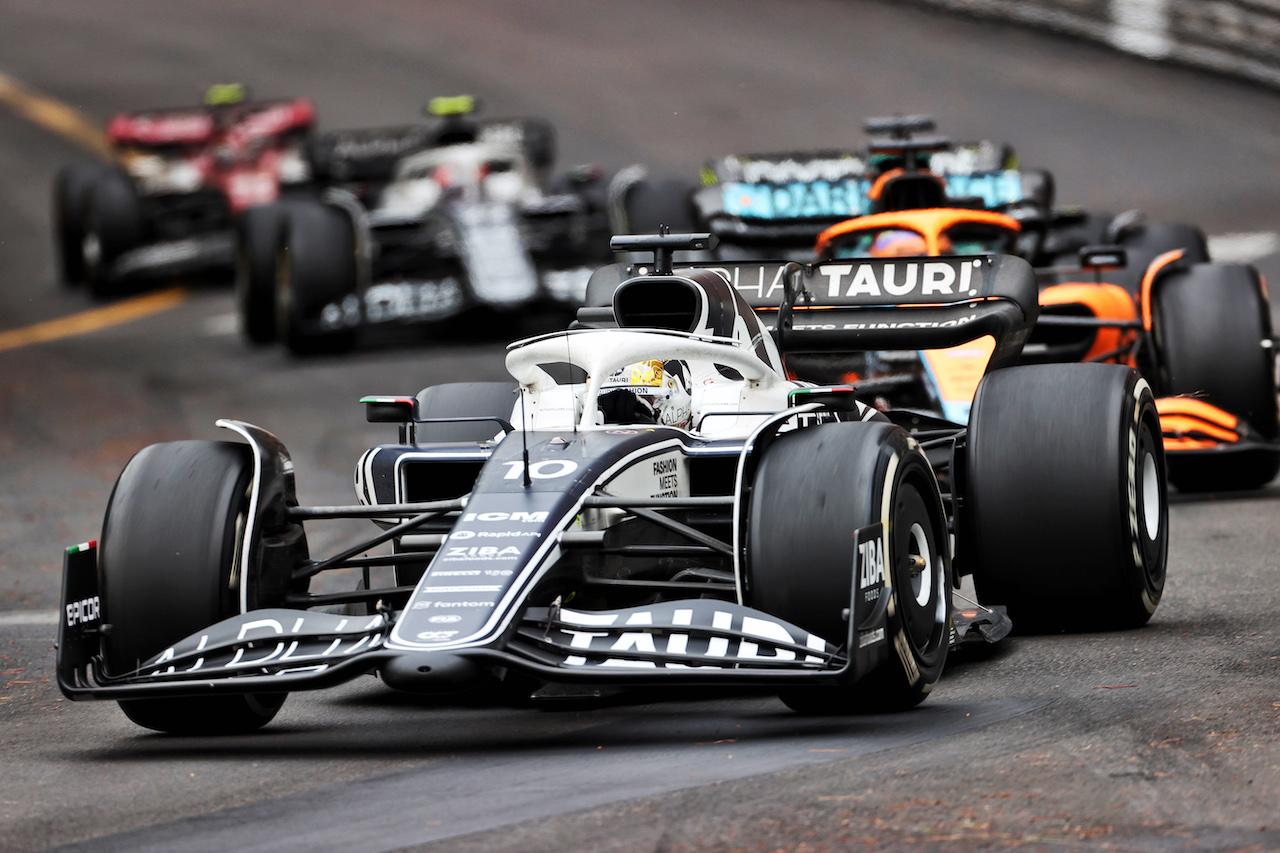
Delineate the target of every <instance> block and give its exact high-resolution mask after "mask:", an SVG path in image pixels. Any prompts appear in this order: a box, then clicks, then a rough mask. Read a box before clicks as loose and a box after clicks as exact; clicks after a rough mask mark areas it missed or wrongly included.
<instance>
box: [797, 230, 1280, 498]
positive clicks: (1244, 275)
mask: <svg viewBox="0 0 1280 853" xmlns="http://www.w3.org/2000/svg"><path fill="white" fill-rule="evenodd" d="M1021 230H1022V225H1021V224H1020V223H1019V222H1018V221H1016V220H1014V219H1012V218H1010V217H1008V216H1005V215H1004V214H1000V213H995V212H992V211H985V210H964V209H950V208H945V207H935V208H928V209H921V210H900V211H889V212H885V213H879V214H873V215H870V216H863V217H858V218H856V219H850V220H848V221H846V222H842V223H839V224H836V225H833V226H831V227H830V228H828V229H827V230H826V231H824V232H823V233H822V234H821V235H820V236H819V238H818V241H817V246H816V255H817V257H818V258H821V259H824V260H830V259H838V258H851V259H856V258H869V257H905V256H911V255H915V256H933V257H936V256H941V255H951V254H973V253H977V252H999V251H1002V250H1005V251H1007V250H1009V249H1011V248H1012V247H1013V246H1015V245H1016V244H1017V242H1018V236H1019V233H1020V232H1021ZM1145 236H1146V237H1147V238H1149V239H1152V240H1160V239H1163V238H1165V237H1170V236H1175V237H1176V230H1175V229H1173V228H1169V227H1166V228H1165V229H1164V230H1163V231H1160V230H1158V229H1153V233H1151V234H1147V235H1145ZM1193 243H1194V241H1193ZM1201 245H1203V241H1201ZM1202 258H1203V254H1202V253H1197V252H1196V251H1195V249H1194V246H1193V247H1192V248H1173V249H1171V250H1170V251H1167V252H1164V253H1162V254H1160V255H1158V256H1154V257H1153V256H1152V255H1151V254H1150V253H1149V252H1144V251H1143V246H1141V245H1139V246H1138V247H1137V248H1136V249H1134V251H1133V253H1132V255H1131V254H1130V253H1129V250H1128V249H1126V248H1125V246H1124V245H1094V246H1086V247H1084V248H1083V249H1081V250H1080V251H1079V253H1078V254H1077V255H1076V256H1075V257H1074V258H1073V259H1072V260H1073V261H1075V262H1074V263H1070V264H1063V265H1057V266H1052V267H1044V268H1041V269H1040V270H1038V275H1039V278H1040V282H1041V289H1040V295H1039V300H1040V317H1039V320H1038V321H1037V322H1036V325H1035V328H1034V329H1033V330H1032V332H1031V337H1030V339H1029V341H1028V342H1027V345H1026V346H1025V347H1024V348H1023V351H1022V362H1023V363H1043V362H1062V361H1087V362H1114V363H1120V364H1128V365H1130V366H1132V367H1136V368H1138V369H1140V370H1141V372H1142V374H1143V375H1144V376H1146V377H1147V378H1148V379H1149V380H1150V382H1151V384H1152V387H1153V389H1154V391H1155V393H1156V396H1157V399H1156V408H1157V409H1158V410H1159V412H1160V425H1161V429H1162V430H1163V432H1164V443H1165V450H1166V451H1167V452H1168V458H1169V479H1170V480H1171V481H1172V482H1173V484H1174V485H1175V486H1177V487H1178V488H1179V489H1182V490H1184V491H1211V490H1220V489H1246V488H1256V487H1258V486H1262V485H1265V484H1266V483H1268V482H1270V481H1271V480H1272V479H1273V478H1274V477H1275V475H1276V472H1277V471H1280V415H1278V413H1277V397H1276V379H1275V352H1274V347H1273V338H1272V329H1271V307H1270V302H1269V300H1268V298H1267V291H1266V287H1265V286H1264V284H1263V281H1262V277H1261V276H1260V275H1259V274H1258V271H1257V270H1256V269H1254V268H1253V267H1251V266H1247V265H1244V264H1219V263H1208V262H1207V261H1204V260H1202ZM1117 282H1118V283H1117ZM859 287H860V288H861V289H864V290H870V285H869V284H863V285H860V286H859ZM981 343H982V345H975V344H966V345H965V346H962V347H959V348H953V349H947V350H932V351H922V352H919V353H915V352H905V353H904V352H896V353H894V352H888V353H871V354H868V355H867V356H866V357H864V360H863V361H862V363H861V364H860V365H855V364H852V363H851V362H850V360H848V359H844V360H840V361H834V362H833V361H831V360H828V368H829V370H830V369H834V372H835V375H837V376H841V377H842V378H845V379H846V380H852V379H854V378H856V379H857V380H859V381H861V382H862V383H863V387H864V388H868V389H870V387H872V386H873V385H878V386H879V387H880V390H881V393H883V394H885V395H886V396H887V397H889V398H891V399H893V400H895V401H896V402H897V403H898V404H899V405H911V406H915V407H918V408H925V409H931V410H937V411H940V413H942V414H944V415H945V416H946V417H948V418H951V419H953V420H961V421H962V420H963V419H964V417H965V414H966V412H967V410H968V407H969V405H970V403H971V402H972V400H973V394H974V392H975V391H976V389H977V384H978V380H979V378H980V376H981V373H982V367H983V365H984V363H985V360H986V358H987V356H988V355H989V353H990V349H991V346H990V341H989V340H988V341H984V342H981ZM850 373H852V374H853V375H850Z"/></svg>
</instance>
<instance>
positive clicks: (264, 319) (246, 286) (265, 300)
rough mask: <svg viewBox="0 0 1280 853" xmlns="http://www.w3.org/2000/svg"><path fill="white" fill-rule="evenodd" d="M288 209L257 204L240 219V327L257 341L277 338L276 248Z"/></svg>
mask: <svg viewBox="0 0 1280 853" xmlns="http://www.w3.org/2000/svg"><path fill="white" fill-rule="evenodd" d="M287 215H288V209H287V207H286V206H285V205H283V204H270V205H266V206H264V207H253V208H250V209H248V210H246V211H245V212H244V213H243V214H241V216H240V219H239V221H238V222H237V223H236V305H237V307H238V308H239V309H240V329H241V331H242V332H244V336H245V337H246V338H247V339H248V340H249V342H250V343H253V344H269V343H272V342H274V341H275V339H276V248H277V246H278V245H279V243H280V227H281V224H282V222H283V220H284V218H285V217H286V216H287Z"/></svg>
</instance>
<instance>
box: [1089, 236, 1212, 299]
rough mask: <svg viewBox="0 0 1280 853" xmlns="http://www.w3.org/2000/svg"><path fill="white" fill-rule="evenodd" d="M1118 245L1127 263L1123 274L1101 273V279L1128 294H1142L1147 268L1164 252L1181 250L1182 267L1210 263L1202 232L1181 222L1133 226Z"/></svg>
mask: <svg viewBox="0 0 1280 853" xmlns="http://www.w3.org/2000/svg"><path fill="white" fill-rule="evenodd" d="M1120 245H1121V246H1124V250H1125V253H1126V255H1127V256H1128V263H1127V265H1126V266H1125V268H1124V269H1122V270H1115V271H1114V272H1110V273H1104V274H1103V279H1104V280H1106V281H1115V283H1116V284H1118V285H1120V286H1121V287H1124V288H1126V289H1127V290H1129V292H1131V293H1138V292H1139V291H1141V289H1142V279H1143V278H1144V277H1145V276H1146V274H1147V267H1149V266H1151V263H1152V262H1153V261H1155V259H1156V258H1158V257H1160V256H1161V255H1163V254H1165V253H1166V252H1172V251H1174V250H1175V249H1181V250H1182V263H1185V264H1202V263H1205V262H1207V261H1208V260H1209V249H1208V244H1207V242H1206V241H1205V236H1204V232H1203V231H1201V230H1200V229H1199V228H1196V227H1195V226H1194V225H1184V224H1182V223H1180V222H1153V223H1151V224H1150V225H1139V226H1136V227H1135V228H1134V229H1133V230H1132V231H1130V232H1128V233H1126V234H1124V235H1122V236H1121V238H1120Z"/></svg>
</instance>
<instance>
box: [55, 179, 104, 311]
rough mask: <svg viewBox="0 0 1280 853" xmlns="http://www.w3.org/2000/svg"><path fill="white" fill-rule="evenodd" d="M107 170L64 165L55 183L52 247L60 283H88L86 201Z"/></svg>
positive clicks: (72, 284) (69, 284)
mask: <svg viewBox="0 0 1280 853" xmlns="http://www.w3.org/2000/svg"><path fill="white" fill-rule="evenodd" d="M104 171H106V167H104V166H101V165H98V164H91V163H76V164H74V165H71V166H63V167H62V168H61V169H59V170H58V175H57V177H56V178H54V182H53V248H54V255H55V257H56V259H57V263H58V280H59V281H61V282H62V283H63V284H64V285H67V286H68V287H71V286H75V285H78V284H83V283H84V280H85V274H86V270H85V262H84V226H85V209H84V208H85V202H86V198H87V196H88V193H89V189H90V187H91V186H92V185H93V182H94V181H95V180H96V179H97V178H98V176H99V175H100V174H102V173H103V172H104Z"/></svg>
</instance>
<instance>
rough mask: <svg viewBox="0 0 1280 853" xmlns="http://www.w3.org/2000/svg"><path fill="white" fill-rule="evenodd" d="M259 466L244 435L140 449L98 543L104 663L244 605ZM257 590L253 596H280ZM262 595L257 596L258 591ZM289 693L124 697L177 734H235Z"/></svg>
mask: <svg viewBox="0 0 1280 853" xmlns="http://www.w3.org/2000/svg"><path fill="white" fill-rule="evenodd" d="M252 475H253V458H252V453H251V451H250V449H249V448H248V447H247V446H245V445H242V444H233V443H230V442H214V441H177V442H170V443H167V444H154V445H151V446H150V447H146V448H144V449H142V450H141V451H139V452H138V453H137V454H136V455H135V456H134V457H133V458H132V459H131V460H129V464H128V465H126V466H125V469H124V471H123V472H121V474H120V478H119V479H118V480H117V481H116V485H115V489H114V490H113V491H112V493H111V499H110V501H109V502H108V504H107V512H106V517H105V518H104V520H103V527H102V538H101V542H100V544H99V557H98V559H99V571H100V575H101V583H102V593H101V594H102V602H103V621H104V622H107V623H109V624H110V625H111V626H112V631H111V633H110V634H109V635H107V638H106V640H105V651H106V665H107V671H108V672H110V673H112V674H114V675H122V674H126V673H129V672H132V671H134V670H136V669H137V668H138V667H139V666H141V665H142V664H144V663H146V662H147V661H148V660H150V659H151V658H153V657H155V656H156V655H158V654H160V653H161V652H163V651H164V650H165V649H166V648H169V647H170V646H172V645H173V644H174V643H176V642H178V641H180V640H182V639H184V638H185V637H188V636H191V635H192V634H194V633H196V632H197V631H199V630H201V629H202V628H206V627H208V626H210V625H212V624H214V623H216V622H219V621H221V620H223V619H226V618H228V617H230V616H234V615H236V614H238V613H240V612H241V610H240V595H239V579H240V577H241V575H242V573H247V574H248V576H249V577H248V582H249V583H250V584H252V585H253V586H254V589H253V592H254V593H257V592H258V591H259V590H258V589H257V584H255V583H254V582H255V581H257V580H258V579H259V578H258V576H257V574H258V570H256V569H255V568H253V567H246V566H244V565H242V560H241V553H240V540H241V536H242V533H243V530H244V526H245V523H246V517H247V513H248V507H249V494H248V491H249V488H250V484H251V481H252ZM261 598H262V596H260V595H256V594H251V595H250V599H251V601H250V606H251V607H254V606H257V607H271V606H276V605H278V604H279V603H280V602H279V601H270V600H260V599H261ZM255 599H258V600H255ZM286 695H287V694H284V693H272V694H258V695H244V696H229V695H216V696H201V697H181V698H161V699H128V700H121V701H120V708H121V710H122V711H124V713H125V715H126V716H127V717H129V719H131V720H133V721H134V722H135V723H137V724H138V725H140V726H144V727H146V728H150V729H155V730H157V731H162V732H169V733H171V734H184V735H199V734H208V735H213V734H238V733H244V732H248V731H253V730H254V729H257V728H260V727H262V726H264V725H266V724H267V723H268V722H270V721H271V719H272V718H273V717H274V716H275V714H276V712H277V711H278V710H279V709H280V706H281V705H282V704H283V703H284V700H285V696H286Z"/></svg>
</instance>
